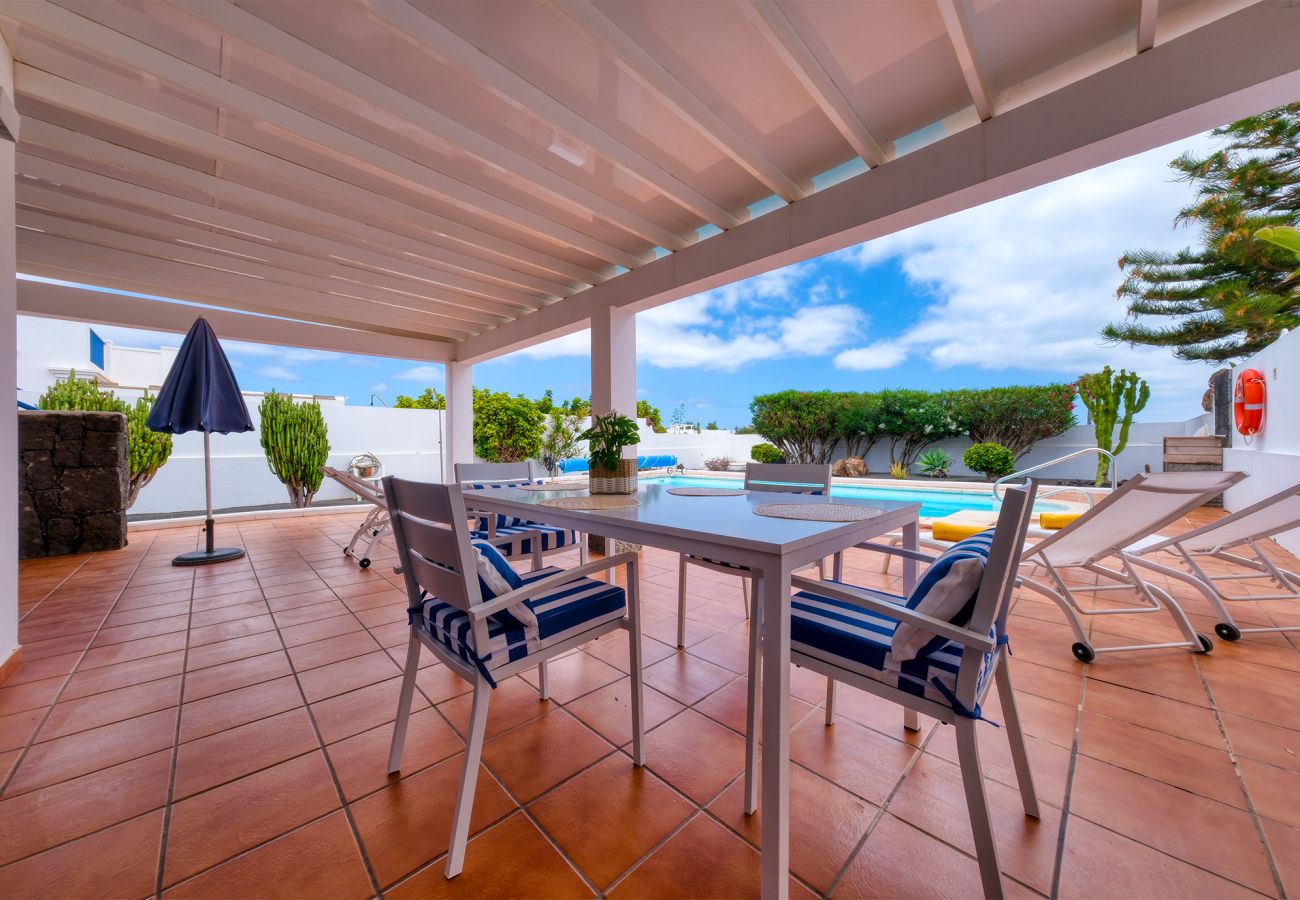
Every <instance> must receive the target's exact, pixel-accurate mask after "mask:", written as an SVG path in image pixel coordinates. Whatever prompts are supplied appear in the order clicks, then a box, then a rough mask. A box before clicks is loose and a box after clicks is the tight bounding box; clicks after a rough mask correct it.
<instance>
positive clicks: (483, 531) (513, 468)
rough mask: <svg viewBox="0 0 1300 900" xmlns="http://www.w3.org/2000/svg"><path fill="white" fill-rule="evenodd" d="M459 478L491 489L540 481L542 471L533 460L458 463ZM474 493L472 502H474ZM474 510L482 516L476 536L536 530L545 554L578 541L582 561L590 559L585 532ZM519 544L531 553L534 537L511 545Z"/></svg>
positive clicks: (466, 485) (465, 484)
mask: <svg viewBox="0 0 1300 900" xmlns="http://www.w3.org/2000/svg"><path fill="white" fill-rule="evenodd" d="M456 481H457V482H458V483H459V484H460V486H461V487H462V488H467V489H469V490H471V491H482V490H491V489H494V488H505V487H518V486H519V485H521V484H540V483H541V482H542V478H541V473H540V472H539V471H538V470H537V469H536V468H535V467H534V465H533V462H532V461H531V460H529V461H527V462H519V463H456ZM473 502H474V501H473V498H472V495H471V497H470V499H469V503H470V504H471V505H472V504H473ZM470 514H471V515H473V516H477V517H478V524H477V526H476V528H475V530H474V536H475V537H480V538H486V539H487V540H495V539H496V538H498V537H503V536H510V535H521V534H522V533H523V532H525V531H527V532H536V533H537V534H538V535H539V537H538V541H539V542H540V544H541V554H542V556H544V557H545V556H550V555H552V554H555V553H564V552H566V551H568V550H570V549H572V548H573V547H574V545H577V547H578V562H580V563H586V562H587V536H586V535H585V534H582V533H581V532H577V531H572V530H570V529H568V528H560V527H557V526H555V525H546V524H544V523H542V522H531V521H529V520H527V519H521V518H519V517H517V516H507V515H503V514H501V513H487V512H483V511H481V510H471V511H470ZM516 544H517V546H518V547H519V551H518V552H519V553H521V554H523V555H531V553H532V552H533V547H532V543H531V541H530V540H524V541H521V542H516V543H512V544H509V545H508V546H509V547H510V548H513V547H514V546H516ZM513 552H514V551H513V549H511V550H509V551H507V552H506V556H507V558H510V559H514V558H515V557H514V556H513V555H512V553H513Z"/></svg>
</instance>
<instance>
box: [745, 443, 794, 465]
mask: <svg viewBox="0 0 1300 900" xmlns="http://www.w3.org/2000/svg"><path fill="white" fill-rule="evenodd" d="M749 458H750V459H752V460H753V461H754V462H760V463H779V462H784V461H785V460H784V459H783V458H782V457H781V451H780V450H778V449H776V448H775V447H773V446H772V445H771V444H755V445H754V446H752V447H750V448H749Z"/></svg>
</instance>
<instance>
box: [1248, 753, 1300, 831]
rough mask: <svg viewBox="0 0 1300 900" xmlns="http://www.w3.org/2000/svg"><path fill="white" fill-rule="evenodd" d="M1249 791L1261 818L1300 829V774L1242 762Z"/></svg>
mask: <svg viewBox="0 0 1300 900" xmlns="http://www.w3.org/2000/svg"><path fill="white" fill-rule="evenodd" d="M1237 765H1238V766H1239V767H1240V769H1241V774H1242V777H1243V778H1245V779H1246V789H1247V790H1248V791H1250V797H1251V800H1253V801H1254V803H1255V809H1257V810H1258V811H1259V814H1260V815H1261V816H1268V817H1269V818H1270V819H1273V820H1274V821H1277V822H1281V823H1282V824H1284V825H1290V826H1291V827H1292V828H1300V806H1297V801H1300V772H1293V771H1290V770H1288V769H1279V768H1278V767H1277V766H1270V765H1269V764H1268V763H1262V762H1257V761H1256V760H1253V759H1239V760H1238V761H1237Z"/></svg>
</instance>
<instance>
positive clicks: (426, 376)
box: [393, 366, 442, 381]
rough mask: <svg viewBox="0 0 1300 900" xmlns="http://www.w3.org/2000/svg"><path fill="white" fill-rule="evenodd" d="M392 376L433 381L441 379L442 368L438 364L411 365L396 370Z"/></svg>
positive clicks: (408, 379)
mask: <svg viewBox="0 0 1300 900" xmlns="http://www.w3.org/2000/svg"><path fill="white" fill-rule="evenodd" d="M393 377H394V378H400V379H401V380H403V381H433V380H434V379H438V380H439V381H441V380H442V369H441V367H439V366H413V367H411V368H409V369H406V370H404V371H401V372H398V373H397V374H396V375H394V376H393Z"/></svg>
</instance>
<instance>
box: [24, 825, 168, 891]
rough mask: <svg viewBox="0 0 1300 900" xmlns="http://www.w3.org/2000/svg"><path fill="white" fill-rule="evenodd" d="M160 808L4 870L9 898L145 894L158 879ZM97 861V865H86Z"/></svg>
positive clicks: (30, 857) (160, 834)
mask: <svg viewBox="0 0 1300 900" xmlns="http://www.w3.org/2000/svg"><path fill="white" fill-rule="evenodd" d="M162 820H163V813H162V810H156V811H154V812H151V813H146V814H145V815H143V816H140V817H139V818H136V819H132V820H130V821H129V822H123V823H121V824H120V825H114V826H113V827H111V828H106V829H104V830H103V831H100V832H97V833H95V834H92V835H89V836H88V837H84V838H81V839H80V840H76V841H71V842H69V843H67V844H63V845H61V846H59V847H55V848H54V849H52V850H47V851H45V852H44V853H39V854H37V855H35V856H29V857H27V858H26V859H24V860H21V861H19V862H16V863H11V864H10V865H7V866H4V867H3V868H0V884H2V885H4V888H5V892H6V894H7V895H8V896H10V897H144V896H148V895H151V894H153V892H154V885H155V882H156V880H157V877H158V847H159V843H160V841H161V838H162ZM87 860H94V861H95V864H94V865H87V864H86V863H87Z"/></svg>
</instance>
